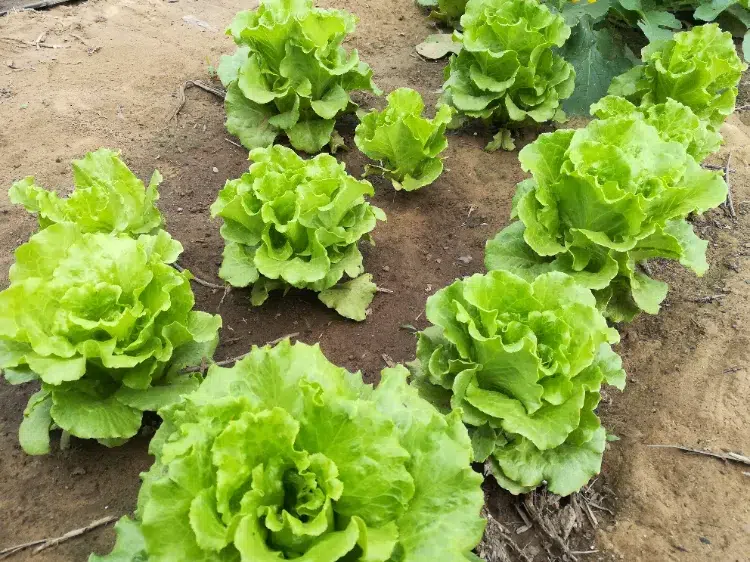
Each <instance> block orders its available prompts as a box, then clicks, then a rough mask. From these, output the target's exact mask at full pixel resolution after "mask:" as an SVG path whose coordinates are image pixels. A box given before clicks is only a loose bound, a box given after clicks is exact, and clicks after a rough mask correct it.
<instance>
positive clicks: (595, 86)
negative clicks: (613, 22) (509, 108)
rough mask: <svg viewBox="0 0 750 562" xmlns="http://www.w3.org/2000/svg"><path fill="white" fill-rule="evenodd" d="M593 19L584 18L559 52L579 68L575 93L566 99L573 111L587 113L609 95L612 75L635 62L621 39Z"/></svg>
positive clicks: (578, 113)
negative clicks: (596, 23)
mask: <svg viewBox="0 0 750 562" xmlns="http://www.w3.org/2000/svg"><path fill="white" fill-rule="evenodd" d="M592 23H593V20H592V19H591V17H590V16H586V17H584V18H583V19H581V21H580V22H579V23H578V25H577V26H576V27H575V28H573V32H572V34H571V36H570V39H568V41H567V43H565V46H564V47H563V48H562V49H561V52H560V54H561V55H562V56H563V58H565V60H567V61H568V62H570V63H571V64H572V65H573V67H574V68H575V70H576V87H575V90H574V91H573V95H572V96H571V97H570V98H568V99H567V100H566V101H564V102H563V109H564V110H565V111H566V112H568V113H570V114H571V115H588V113H589V106H590V105H591V104H592V103H594V102H597V101H599V99H601V98H602V97H603V96H605V95H606V93H607V88H609V83H610V82H611V81H612V78H614V77H615V76H617V75H619V74H622V73H623V72H625V71H626V70H628V69H629V68H630V67H631V66H632V64H631V62H630V60H629V58H628V56H627V50H626V47H625V46H624V45H623V44H622V42H621V41H619V39H615V38H614V37H613V36H612V35H611V31H610V30H608V29H602V30H597V29H594V28H593V26H592Z"/></svg>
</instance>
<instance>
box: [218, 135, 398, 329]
mask: <svg viewBox="0 0 750 562" xmlns="http://www.w3.org/2000/svg"><path fill="white" fill-rule="evenodd" d="M250 159H251V160H254V164H253V165H252V166H250V171H249V172H247V173H246V174H244V175H243V176H242V177H240V178H239V179H236V180H230V181H228V182H227V184H226V185H225V186H224V189H222V190H221V192H220V193H219V198H218V199H217V200H216V202H215V203H214V204H213V205H212V206H211V215H212V216H214V217H217V216H219V217H221V218H222V219H223V220H224V224H223V226H222V227H221V235H222V236H223V237H224V240H225V242H226V245H225V248H224V261H223V263H222V266H221V269H220V270H219V276H220V277H221V278H222V279H224V280H225V281H226V282H227V283H229V284H230V285H232V286H234V287H247V286H249V285H252V287H253V290H252V303H253V304H254V305H256V306H257V305H260V304H263V302H265V300H266V298H268V292H269V291H270V290H273V289H284V290H288V289H289V288H290V287H296V288H298V289H310V290H313V291H316V292H318V293H320V299H321V300H322V301H323V302H324V303H325V304H326V305H327V306H329V307H331V308H335V309H336V310H337V311H338V312H339V313H340V314H342V315H343V316H346V317H347V318H352V319H354V320H364V319H365V310H366V309H367V305H368V304H369V303H370V301H371V300H372V297H373V295H374V293H375V291H376V287H375V284H374V283H372V281H371V276H370V275H368V274H366V275H360V274H362V272H363V271H364V267H363V266H362V254H361V253H360V251H359V248H358V247H357V243H358V242H359V240H360V239H362V238H365V239H370V237H369V233H370V231H372V230H373V229H374V228H375V225H376V223H377V221H378V220H385V214H384V213H383V211H381V210H380V209H379V208H377V207H374V206H372V205H370V204H369V203H368V202H367V201H366V200H365V197H366V196H371V195H373V194H374V190H373V188H372V185H371V184H370V183H369V182H367V181H359V180H356V179H354V178H353V177H351V176H350V175H349V174H347V173H346V170H345V167H344V164H342V163H339V162H338V161H337V160H336V159H335V158H334V157H333V156H330V155H328V154H320V155H318V156H316V157H315V158H313V159H311V160H303V159H302V158H300V157H299V156H297V154H295V152H294V151H293V150H290V149H288V148H285V147H283V146H273V147H271V148H258V149H255V150H253V151H252V152H251V153H250ZM344 275H347V276H349V277H351V278H352V279H353V281H350V282H348V283H345V284H343V285H342V286H339V287H334V285H336V284H337V283H338V282H339V281H340V280H341V278H342V277H343V276H344Z"/></svg>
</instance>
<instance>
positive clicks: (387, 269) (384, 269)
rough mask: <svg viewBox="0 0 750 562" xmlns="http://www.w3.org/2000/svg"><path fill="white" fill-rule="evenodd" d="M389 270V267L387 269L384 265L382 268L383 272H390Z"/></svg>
mask: <svg viewBox="0 0 750 562" xmlns="http://www.w3.org/2000/svg"><path fill="white" fill-rule="evenodd" d="M390 270H391V268H390V267H388V266H387V265H384V266H383V271H390Z"/></svg>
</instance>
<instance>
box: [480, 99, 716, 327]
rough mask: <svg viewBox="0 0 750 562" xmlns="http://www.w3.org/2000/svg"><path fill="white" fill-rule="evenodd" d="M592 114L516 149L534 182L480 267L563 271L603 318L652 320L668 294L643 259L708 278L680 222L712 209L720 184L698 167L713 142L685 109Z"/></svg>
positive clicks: (696, 242) (599, 107)
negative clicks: (644, 316)
mask: <svg viewBox="0 0 750 562" xmlns="http://www.w3.org/2000/svg"><path fill="white" fill-rule="evenodd" d="M593 111H594V112H595V113H596V114H597V115H598V116H600V117H601V119H599V120H595V121H592V122H591V123H590V124H589V125H588V126H587V127H585V128H583V129H579V130H575V131H574V130H559V131H556V132H555V133H549V134H544V135H541V136H540V137H539V139H537V141H535V142H534V143H532V144H530V145H528V146H526V147H525V148H524V149H523V150H522V151H521V153H520V156H519V158H520V160H521V165H522V167H523V168H524V169H525V170H527V171H529V172H531V174H532V176H533V177H532V178H531V179H529V180H526V181H524V182H522V183H521V184H519V186H518V190H517V193H516V196H515V197H514V201H513V217H514V218H518V219H520V221H519V223H515V224H513V225H510V226H509V227H507V228H506V229H504V230H503V231H502V232H500V233H499V234H498V235H497V236H496V237H495V239H494V240H491V241H490V242H488V245H487V257H486V264H487V267H488V268H489V269H497V270H504V271H509V272H511V273H515V274H518V275H520V276H522V277H524V278H525V279H532V278H533V276H534V275H537V274H538V273H543V272H547V271H561V272H564V273H566V274H568V275H570V276H572V277H574V278H575V279H576V280H577V281H578V282H579V283H581V284H582V285H583V286H585V287H587V288H589V289H591V290H594V291H595V294H596V297H597V300H598V302H599V306H600V308H601V309H602V310H603V312H604V314H605V315H606V316H607V317H608V318H610V319H611V320H613V321H626V320H628V321H629V320H631V319H632V318H633V317H634V316H635V315H636V314H637V313H638V312H639V311H640V310H643V311H646V312H648V313H649V314H656V313H657V312H658V310H659V305H660V303H661V302H662V301H663V300H664V298H665V297H666V294H667V286H666V284H665V283H662V282H660V281H656V280H654V279H651V278H650V277H649V276H648V275H647V274H646V273H645V271H644V270H642V268H640V267H639V264H640V263H641V262H643V261H646V260H649V259H653V258H667V259H674V260H678V261H679V262H680V263H682V264H683V265H686V266H687V267H689V268H691V269H692V270H693V271H695V273H696V274H698V275H702V274H703V273H705V271H706V268H707V262H706V258H705V252H706V248H707V244H706V243H705V242H703V241H702V240H700V239H699V238H698V237H697V236H696V235H695V233H694V232H693V230H692V228H691V227H690V225H689V224H688V223H686V222H685V220H684V219H685V218H686V217H687V216H688V215H689V214H691V213H702V212H704V211H706V210H707V209H710V208H713V207H716V206H718V205H719V204H720V203H721V202H723V201H724V199H725V198H726V194H727V186H726V183H725V182H724V180H723V179H722V178H721V176H720V174H718V173H716V172H712V171H710V170H705V169H703V168H701V166H700V165H699V164H698V163H697V162H696V160H695V158H694V155H700V154H702V153H703V152H705V151H706V150H708V149H709V148H707V147H713V146H715V144H716V143H717V142H718V140H717V137H716V136H715V134H714V133H713V132H712V131H711V130H710V129H709V128H707V127H706V126H705V124H702V123H700V122H699V121H698V120H697V118H696V116H695V115H694V114H693V113H692V112H691V111H690V110H689V108H687V107H686V106H684V105H681V104H679V103H678V102H676V101H674V100H669V101H667V102H665V103H664V104H659V105H653V106H650V107H648V108H643V107H641V108H636V106H634V105H633V104H631V103H630V102H628V101H627V100H625V99H623V98H619V97H613V96H609V97H606V98H604V99H603V100H602V101H601V102H600V103H599V104H596V105H595V106H594V107H593Z"/></svg>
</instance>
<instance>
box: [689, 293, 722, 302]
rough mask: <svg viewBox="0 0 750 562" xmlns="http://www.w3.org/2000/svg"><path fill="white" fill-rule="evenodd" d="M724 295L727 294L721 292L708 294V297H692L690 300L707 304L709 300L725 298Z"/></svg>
mask: <svg viewBox="0 0 750 562" xmlns="http://www.w3.org/2000/svg"><path fill="white" fill-rule="evenodd" d="M724 297H726V295H721V294H719V295H708V296H707V297H698V298H695V299H690V300H691V301H693V302H697V303H702V304H705V303H708V302H714V301H717V300H719V299H723V298H724Z"/></svg>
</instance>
